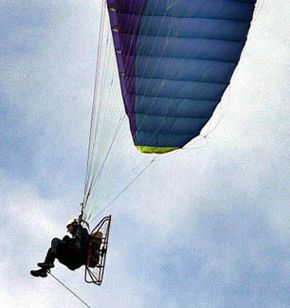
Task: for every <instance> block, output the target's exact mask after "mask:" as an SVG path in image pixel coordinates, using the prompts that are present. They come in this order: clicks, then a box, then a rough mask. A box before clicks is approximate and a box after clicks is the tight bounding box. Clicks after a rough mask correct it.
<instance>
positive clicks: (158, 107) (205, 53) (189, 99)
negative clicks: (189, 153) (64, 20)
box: [31, 0, 256, 285]
mask: <svg viewBox="0 0 290 308" xmlns="http://www.w3.org/2000/svg"><path fill="white" fill-rule="evenodd" d="M106 2H107V9H108V17H109V22H108V23H107V24H109V25H110V29H109V32H110V37H111V38H112V39H113V42H112V46H111V47H113V48H114V49H115V54H116V60H117V69H118V76H119V81H120V89H121V95H122V98H123V103H124V108H125V113H126V115H127V116H128V119H129V124H130V131H131V135H132V140H133V142H134V145H135V147H136V148H137V149H138V150H139V151H140V152H142V153H151V154H153V153H155V154H163V153H168V152H172V151H174V150H178V149H182V148H183V147H184V146H185V145H186V144H187V143H189V142H190V141H191V140H192V139H194V138H195V137H197V136H198V135H199V134H200V133H201V130H202V129H203V128H204V126H205V125H206V124H207V122H208V121H209V120H210V118H211V117H212V115H213V113H214V111H215V109H216V107H217V106H218V104H219V103H220V102H221V100H222V97H223V94H224V92H225V90H226V89H227V87H228V85H229V84H230V81H231V78H232V76H233V73H234V71H235V68H236V66H237V65H238V63H239V60H240V57H241V54H242V51H243V48H244V46H245V43H246V41H247V36H248V31H249V29H250V25H251V21H252V17H253V13H254V9H255V4H256V0H240V1H228V0H207V1H204V0H162V1H156V0H139V1H133V0H122V1H120V0H107V1H106ZM106 2H105V1H103V2H102V10H101V18H100V27H99V44H98V53H97V67H96V80H95V93H94V101H93V107H92V115H91V127H90V138H89V149H88V159H87V169H86V180H85V189H84V197H83V203H82V209H81V215H80V219H79V220H78V221H77V222H75V224H73V225H72V226H71V228H72V230H71V231H70V232H71V234H72V235H73V239H74V240H75V242H76V245H77V246H78V247H81V249H80V250H77V249H76V250H77V253H76V255H77V257H76V260H77V261H76V262H75V263H73V262H74V261H73V257H72V254H70V256H69V254H67V255H66V257H67V256H68V259H65V258H64V259H62V256H61V254H59V248H58V247H61V245H63V242H66V240H65V238H66V237H65V238H64V239H63V240H55V241H53V243H52V247H51V248H50V249H51V251H50V252H51V253H50V254H48V256H47V259H46V260H45V262H44V263H41V264H39V265H40V267H41V268H40V269H39V270H38V271H32V272H31V274H32V275H33V276H38V277H45V276H46V275H47V271H49V270H50V269H51V268H52V265H53V261H54V258H57V259H58V260H59V261H60V262H61V263H63V264H65V265H66V266H67V267H68V268H70V269H75V268H78V267H80V266H81V265H84V266H85V267H86V271H85V281H86V282H92V283H95V284H98V285H100V284H101V283H102V280H103V274H104V267H105V260H106V252H107V246H108V239H109V230H110V224H111V217H110V216H106V217H105V218H103V219H102V220H101V221H100V223H99V224H98V225H97V226H96V227H95V228H94V229H93V231H92V233H90V234H89V232H88V230H87V224H88V223H87V222H88V221H89V220H91V219H92V218H93V217H94V214H95V213H94V212H95V211H96V210H95V206H98V207H103V208H102V210H101V211H100V210H99V213H102V212H103V211H104V210H105V209H107V208H108V206H109V205H110V204H112V202H114V201H115V200H116V198H117V197H118V196H119V195H120V194H121V193H123V192H124V191H125V189H126V188H127V187H129V185H131V184H132V183H133V182H134V180H132V181H131V182H129V183H127V184H126V183H125V184H124V187H125V188H123V189H121V190H120V192H119V195H117V196H112V193H108V195H105V193H103V195H102V192H103V189H102V188H103V187H105V186H106V185H107V186H108V185H109V184H108V183H109V181H110V178H109V177H108V176H107V177H106V176H104V170H105V169H106V168H107V169H109V170H111V169H113V168H112V165H111V166H110V167H107V164H108V158H109V154H110V153H111V152H112V148H113V145H114V143H115V142H116V136H117V135H118V133H119V131H120V125H121V124H120V123H122V121H123V119H124V116H123V114H124V112H123V113H122V116H121V117H120V119H119V122H118V121H116V119H115V118H114V109H117V103H116V99H115V98H114V99H111V100H109V99H108V97H109V95H110V94H108V93H111V90H112V85H113V81H110V82H109V83H108V81H107V79H108V80H110V78H105V80H103V79H102V78H103V77H102V76H107V75H109V71H108V70H107V69H106V68H107V66H105V65H104V64H103V62H102V61H106V60H107V59H105V60H104V58H103V57H104V52H103V50H105V48H103V44H104V42H106V43H105V44H106V46H105V47H106V48H107V47H108V46H109V44H108V41H109V37H107V38H104V36H105V34H104V32H105V30H104V29H105V26H104V25H105V20H106V14H105V11H106V8H105V3H106ZM110 52H111V53H112V52H113V50H110ZM106 55H107V54H106ZM112 74H113V73H112ZM112 76H113V75H112ZM105 95H108V97H107V96H105ZM103 102H105V103H103ZM108 102H109V103H108ZM110 116H111V117H110ZM116 118H117V117H116ZM117 122H118V123H117ZM110 128H111V129H112V132H111V133H110ZM104 136H105V137H104ZM136 152H137V151H136ZM142 170H143V171H144V170H145V168H144V169H142ZM143 171H141V172H139V171H138V172H139V173H138V172H137V173H138V175H137V176H140V175H141V174H142V172H143ZM100 179H105V180H104V184H103V185H104V186H102V187H101V184H100ZM95 191H98V192H100V194H99V195H98V198H102V197H103V199H100V200H99V201H98V202H95V201H94V202H93V201H92V198H93V195H94V192H95ZM106 198H107V199H109V202H108V201H107V199H106ZM74 228H76V230H77V231H74V230H75V229H74ZM79 234H82V235H79ZM71 240H72V238H70V239H69V241H71ZM67 252H68V251H66V253H67ZM52 253H53V255H52ZM70 258H72V259H70ZM70 262H72V263H70Z"/></svg>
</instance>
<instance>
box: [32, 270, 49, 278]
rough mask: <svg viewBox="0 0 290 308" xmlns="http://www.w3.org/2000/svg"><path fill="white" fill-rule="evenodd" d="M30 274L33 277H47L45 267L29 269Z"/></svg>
mask: <svg viewBox="0 0 290 308" xmlns="http://www.w3.org/2000/svg"><path fill="white" fill-rule="evenodd" d="M30 274H31V275H32V276H33V277H42V278H45V277H47V272H46V270H45V269H43V268H41V269H39V270H35V271H30Z"/></svg>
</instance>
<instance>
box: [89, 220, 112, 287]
mask: <svg viewBox="0 0 290 308" xmlns="http://www.w3.org/2000/svg"><path fill="white" fill-rule="evenodd" d="M110 227H111V215H109V216H105V217H104V218H103V219H102V220H101V221H100V222H99V223H98V224H97V225H96V227H95V228H94V229H93V230H92V231H91V235H92V234H94V233H96V232H99V231H100V232H102V234H103V237H102V241H101V246H100V249H99V250H98V258H99V261H98V264H97V265H96V266H95V267H93V268H92V267H89V266H88V264H87V265H86V267H85V282H87V283H93V284H96V285H98V286H100V285H101V284H102V282H103V278H104V271H105V264H106V257H107V250H108V243H109V235H110Z"/></svg>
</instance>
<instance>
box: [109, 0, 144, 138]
mask: <svg viewBox="0 0 290 308" xmlns="http://www.w3.org/2000/svg"><path fill="white" fill-rule="evenodd" d="M147 1H148V0H139V1H135V0H122V1H121V0H107V5H108V11H109V18H110V24H111V28H112V34H113V40H114V45H115V52H116V57H117V64H118V70H119V77H120V84H121V90H122V95H123V100H124V103H125V111H126V113H127V115H128V117H129V119H130V129H131V133H132V135H133V136H134V135H135V133H136V118H135V78H134V76H135V58H136V45H137V40H138V33H139V26H140V21H141V18H142V13H143V12H144V9H145V7H146V4H147ZM122 33H123V34H122ZM124 33H126V34H128V33H129V34H133V39H132V38H131V39H128V37H127V36H126V35H125V34H124ZM132 77H133V78H132Z"/></svg>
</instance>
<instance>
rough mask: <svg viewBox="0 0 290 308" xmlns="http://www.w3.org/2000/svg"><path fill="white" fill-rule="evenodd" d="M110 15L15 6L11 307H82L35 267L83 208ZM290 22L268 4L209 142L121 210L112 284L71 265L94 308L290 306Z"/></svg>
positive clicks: (4, 131)
mask: <svg viewBox="0 0 290 308" xmlns="http://www.w3.org/2000/svg"><path fill="white" fill-rule="evenodd" d="M98 10H99V6H98V1H78V0H75V1H61V2H60V1H49V2H45V3H41V2H39V1H32V0H30V1H28V0H22V1H14V0H9V1H8V0H2V2H1V12H0V14H1V18H0V38H1V47H0V65H1V76H0V130H1V134H0V150H1V151H0V201H1V216H0V224H1V230H2V233H1V236H0V244H1V247H2V249H1V251H0V256H1V261H0V270H1V278H0V304H1V307H28V308H30V307H48V308H52V307H53V308H54V307H55V308H57V307H64V306H65V307H81V306H80V304H79V302H78V301H77V300H76V299H75V298H73V297H72V296H71V295H70V294H69V293H67V291H66V290H64V289H63V288H62V287H61V286H59V285H58V284H57V283H56V282H55V281H54V280H52V279H51V278H50V277H49V278H48V279H45V280H44V279H43V280H41V279H34V278H32V277H31V276H30V275H29V270H30V269H32V268H33V267H34V266H35V264H36V262H38V261H41V259H42V258H43V256H44V255H45V253H46V250H47V248H48V246H49V243H50V240H51V238H52V237H55V236H59V237H61V236H62V235H63V234H64V232H65V228H64V225H65V223H66V221H67V220H68V219H70V218H71V217H73V216H74V215H77V214H78V211H79V202H80V201H81V199H82V193H83V185H84V176H85V166H86V151H87V142H88V135H89V123H90V109H91V103H92V94H93V82H94V70H95V62H96V56H95V51H96V43H97V37H96V34H97V21H98V18H99V11H98ZM289 12H290V5H289V4H288V3H287V1H284V0H277V1H275V2H274V1H271V2H270V1H267V0H265V1H258V8H257V12H256V13H257V14H256V17H255V20H254V23H253V26H252V29H251V31H250V34H249V40H248V43H247V46H246V48H245V50H244V52H243V56H242V59H241V63H240V65H239V67H238V69H237V71H236V73H235V75H234V78H233V80H232V84H231V89H230V100H229V101H228V99H227V96H226V98H225V102H224V103H225V107H224V110H223V111H224V116H223V118H222V120H221V121H220V122H219V124H218V126H217V128H216V129H215V130H214V131H213V132H212V133H211V134H210V136H209V138H208V142H207V144H206V145H205V146H202V147H197V148H195V149H193V150H187V151H182V152H180V153H177V154H176V155H170V156H169V157H167V158H166V159H161V160H159V161H158V162H156V163H155V164H154V166H152V168H150V169H148V170H147V171H146V172H145V173H144V174H143V176H142V178H141V179H139V180H138V181H137V182H136V183H135V184H134V186H133V187H131V188H130V189H129V190H128V191H127V192H126V193H125V194H124V195H122V197H121V198H120V199H119V200H117V201H116V202H115V203H114V204H113V205H112V206H111V207H110V209H109V210H108V211H107V213H108V214H109V213H111V214H112V215H113V225H112V234H111V242H110V251H109V256H108V261H107V268H106V275H105V282H104V285H103V286H102V287H101V288H97V287H94V286H89V285H86V284H85V283H84V282H83V271H82V270H78V271H76V272H70V271H68V270H66V269H65V268H63V267H61V266H60V265H59V264H57V266H56V268H55V269H54V273H55V275H56V276H58V277H60V278H61V279H62V280H63V281H64V282H65V283H67V284H68V285H69V286H70V287H72V289H74V290H75V291H76V292H77V293H78V294H79V295H81V296H82V297H83V298H84V299H85V300H86V301H87V302H88V303H89V304H90V305H91V306H92V307H99V306H101V305H102V306H103V307H113V308H115V307H118V308H119V307H121V308H123V307H124V308H131V307H132V308H136V307H138V308H139V307H140V308H141V307H142V308H143V307H146V308H147V307H150V308H151V307H153V308H154V307H158V306H160V305H163V307H166V308H167V307H168V308H176V307H177V308H178V307H190V308H191V307H210V308H212V307H222V308H223V307H271V308H272V307H275V308H276V307H277V308H280V307H289V306H290V293H289V289H290V223H289V217H290V206H289V203H290V202H289V201H290V196H289V195H290V193H289V186H290V179H289V171H288V170H287V166H289V162H290V155H289V115H290V108H289V104H288V102H289V100H290V92H289V79H290V76H289V74H290V73H289V72H290V70H289V68H290V64H289V63H290V61H289V57H290V43H289V37H290V30H289V22H290V20H289ZM112 65H114V63H112ZM227 95H228V94H227ZM116 104H119V106H120V104H121V102H120V101H119V100H117V101H116ZM124 129H125V130H124V134H125V140H126V141H124V144H125V146H123V147H122V150H120V152H119V153H117V154H116V157H117V159H118V157H119V160H121V159H122V162H123V164H124V165H125V166H126V162H125V161H123V158H124V157H126V158H127V159H128V161H129V162H130V161H132V159H136V157H135V156H134V157H133V155H135V154H132V153H133V152H134V151H133V150H131V149H128V150H126V148H128V147H130V144H131V141H130V136H129V131H128V130H127V132H126V126H125V128H124ZM136 155H137V154H136Z"/></svg>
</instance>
